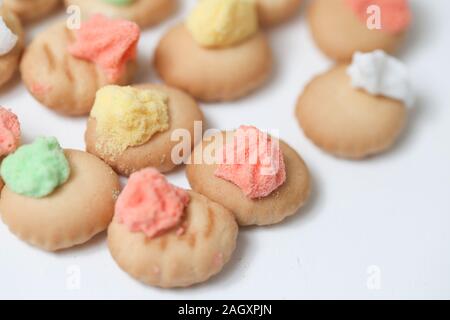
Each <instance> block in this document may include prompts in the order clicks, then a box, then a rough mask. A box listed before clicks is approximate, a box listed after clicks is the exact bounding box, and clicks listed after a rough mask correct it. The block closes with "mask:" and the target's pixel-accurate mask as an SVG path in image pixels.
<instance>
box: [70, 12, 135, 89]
mask: <svg viewBox="0 0 450 320" xmlns="http://www.w3.org/2000/svg"><path fill="white" fill-rule="evenodd" d="M139 37H140V29H139V27H138V25H137V24H136V23H134V22H131V21H127V20H113V19H109V18H106V17H105V16H102V15H100V14H97V15H94V16H93V17H92V18H91V19H90V20H88V21H86V22H85V23H83V24H82V25H81V28H80V29H79V30H78V31H77V32H76V41H75V43H73V44H72V45H71V46H69V52H70V54H72V55H73V56H74V57H76V58H79V59H84V60H89V61H92V62H94V63H96V64H98V65H99V66H100V67H101V68H102V69H103V70H104V72H105V73H106V75H107V76H108V80H109V81H112V82H114V81H117V80H118V78H119V77H120V76H121V74H123V72H124V70H125V64H126V63H127V62H128V61H129V60H133V59H135V58H136V53H137V43H138V41H139Z"/></svg>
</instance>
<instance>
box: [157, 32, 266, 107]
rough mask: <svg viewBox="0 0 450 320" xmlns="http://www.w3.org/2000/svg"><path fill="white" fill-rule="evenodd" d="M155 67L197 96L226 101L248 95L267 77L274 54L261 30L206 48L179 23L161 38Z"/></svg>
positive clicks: (170, 82)
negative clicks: (234, 42) (228, 43)
mask: <svg viewBox="0 0 450 320" xmlns="http://www.w3.org/2000/svg"><path fill="white" fill-rule="evenodd" d="M155 67H156V70H157V71H158V73H159V74H160V76H161V77H162V78H163V80H164V81H165V82H166V83H168V84H169V85H171V86H174V87H177V88H180V89H182V90H184V91H186V92H188V93H190V94H191V95H192V96H194V97H195V98H198V99H200V100H204V101H226V100H233V99H237V98H240V97H242V96H245V95H247V94H249V93H250V92H251V91H253V90H255V89H256V88H258V87H260V86H261V85H262V84H263V83H264V82H265V81H266V79H267V78H268V77H269V75H270V73H271V70H272V54H271V50H270V47H269V44H268V41H267V39H266V36H265V35H264V34H263V33H262V32H259V33H257V34H256V35H254V36H253V37H252V38H250V39H248V40H246V41H244V42H242V43H241V44H238V45H236V46H233V47H229V48H222V49H207V48H204V47H201V46H200V45H198V44H197V43H196V42H195V41H194V39H193V38H192V37H191V35H190V33H189V31H188V30H187V28H186V27H185V26H184V25H183V24H180V25H178V26H176V27H174V28H173V29H171V30H170V31H169V32H168V33H167V34H166V35H164V36H163V38H162V39H161V41H160V42H159V45H158V47H157V49H156V53H155Z"/></svg>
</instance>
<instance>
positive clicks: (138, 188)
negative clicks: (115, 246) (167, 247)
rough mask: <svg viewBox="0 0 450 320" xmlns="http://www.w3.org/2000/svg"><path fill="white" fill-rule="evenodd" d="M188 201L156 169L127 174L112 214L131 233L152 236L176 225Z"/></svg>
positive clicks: (184, 192) (185, 194)
mask: <svg viewBox="0 0 450 320" xmlns="http://www.w3.org/2000/svg"><path fill="white" fill-rule="evenodd" d="M188 204H189V194H188V193H187V192H186V191H185V190H182V189H180V188H177V187H175V186H173V185H172V184H170V183H169V182H167V180H166V178H165V177H164V176H163V175H162V174H161V173H159V172H158V171H157V170H156V169H153V168H147V169H144V170H141V171H139V172H136V173H134V174H132V175H131V176H130V179H129V180H128V184H127V185H126V187H125V188H124V189H123V191H122V193H121V194H120V196H119V198H118V199H117V203H116V210H115V211H116V217H117V218H118V221H119V223H122V224H124V225H126V226H127V227H128V228H129V230H130V231H132V232H143V233H144V234H145V235H146V236H147V237H149V238H154V237H156V236H158V235H160V234H161V233H162V232H164V231H166V230H169V229H171V228H173V227H175V226H177V225H178V224H179V222H180V220H181V218H182V216H183V213H184V209H185V207H186V206H187V205H188Z"/></svg>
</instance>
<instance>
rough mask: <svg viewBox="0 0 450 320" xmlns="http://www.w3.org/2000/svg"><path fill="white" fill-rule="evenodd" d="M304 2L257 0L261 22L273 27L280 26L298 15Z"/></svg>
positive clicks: (297, 0) (299, 0)
mask: <svg viewBox="0 0 450 320" xmlns="http://www.w3.org/2000/svg"><path fill="white" fill-rule="evenodd" d="M301 4H302V0H256V6H257V8H258V17H259V22H260V23H261V25H263V26H267V27H271V26H274V25H277V24H280V23H282V22H284V21H286V20H288V19H289V18H291V17H292V16H294V15H295V14H296V13H298V9H299V7H300V5H301Z"/></svg>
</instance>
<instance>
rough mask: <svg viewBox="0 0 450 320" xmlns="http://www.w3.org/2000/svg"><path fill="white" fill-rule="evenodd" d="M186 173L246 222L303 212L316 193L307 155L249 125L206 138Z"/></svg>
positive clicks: (258, 222) (201, 189) (269, 220)
mask: <svg viewBox="0 0 450 320" xmlns="http://www.w3.org/2000/svg"><path fill="white" fill-rule="evenodd" d="M210 154H214V156H213V159H209V155H210ZM186 174H187V178H188V180H189V183H190V184H191V187H192V189H193V190H195V191H196V192H199V193H200V194H203V195H204V196H206V197H208V198H209V199H211V200H213V201H216V202H218V203H220V204H222V205H223V206H224V207H226V208H228V209H229V210H230V211H232V212H233V213H234V214H235V217H236V219H237V221H238V223H239V224H240V225H242V226H248V225H270V224H275V223H279V222H281V221H282V220H284V219H285V218H286V217H288V216H291V215H293V214H295V213H296V212H298V210H299V208H300V207H302V206H303V205H304V204H305V202H306V201H307V199H308V197H309V193H310V176H309V171H308V168H307V167H306V165H305V163H304V162H303V160H302V159H301V157H300V156H299V155H298V154H297V153H296V152H295V151H294V150H293V149H292V148H291V147H289V146H288V145H287V144H286V143H284V142H283V141H280V140H277V139H275V138H273V137H271V136H269V135H267V134H265V133H263V132H261V131H260V130H258V129H256V128H254V127H249V126H242V127H240V128H238V129H237V130H236V131H234V132H222V133H218V134H216V135H213V136H212V137H208V138H205V139H204V140H203V144H201V145H199V146H198V147H196V148H195V149H194V151H193V153H192V155H191V158H190V161H189V164H188V166H187V169H186Z"/></svg>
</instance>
